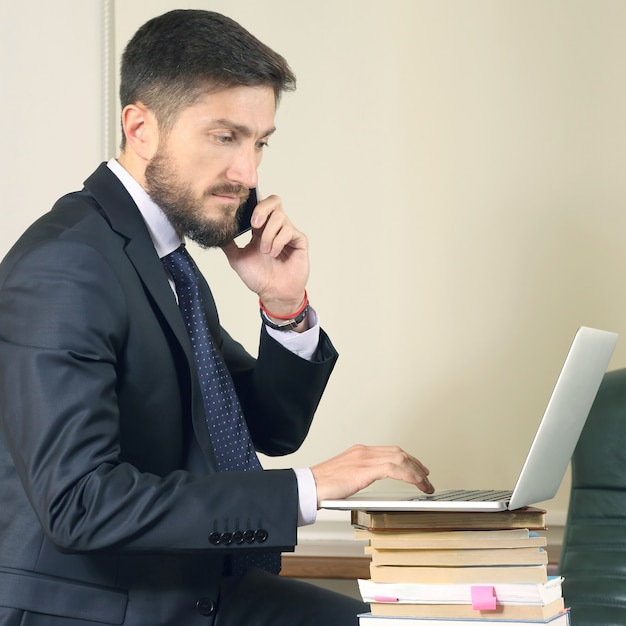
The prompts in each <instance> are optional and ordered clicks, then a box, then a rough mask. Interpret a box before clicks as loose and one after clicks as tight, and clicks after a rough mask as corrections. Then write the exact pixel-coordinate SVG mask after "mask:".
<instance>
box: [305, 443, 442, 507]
mask: <svg viewBox="0 0 626 626" xmlns="http://www.w3.org/2000/svg"><path fill="white" fill-rule="evenodd" d="M311 472H312V473H313V478H314V479H315V484H316V485H317V501H318V503H319V502H320V501H321V500H327V499H333V500H334V499H338V498H346V497H348V496H351V495H354V494H355V493H356V492H357V491H360V490H361V489H365V487H369V486H370V485H371V484H372V483H374V482H376V481H377V480H382V479H383V478H394V479H396V480H402V481H404V482H406V483H409V484H412V485H415V486H416V487H417V488H418V489H420V490H421V491H423V492H424V493H433V492H434V491H435V488H434V487H433V486H432V485H431V483H430V481H429V480H428V474H429V471H428V468H427V467H426V466H425V465H424V464H423V463H422V462H421V461H419V460H418V459H416V458H415V457H413V456H411V455H410V454H408V453H407V452H405V451H404V450H402V449H401V448H399V447H397V446H364V445H360V444H359V445H355V446H352V447H351V448H348V449H347V450H346V451H345V452H342V453H341V454H339V455H337V456H336V457H333V458H332V459H329V460H328V461H324V462H323V463H319V464H318V465H314V466H313V467H311Z"/></svg>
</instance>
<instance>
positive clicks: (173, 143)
mask: <svg viewBox="0 0 626 626" xmlns="http://www.w3.org/2000/svg"><path fill="white" fill-rule="evenodd" d="M275 112H276V104H275V99H274V91H273V90H272V89H271V88H270V87H234V88H229V89H223V90H220V91H216V92H213V93H209V94H207V95H206V96H204V97H203V98H202V99H201V100H200V101H198V102H197V103H196V104H194V105H192V106H190V107H187V108H186V109H183V110H182V111H181V112H180V113H179V115H178V118H177V119H176V121H175V123H174V125H173V127H172V129H171V130H170V132H169V133H167V135H166V136H164V135H161V137H160V141H159V147H158V150H157V152H156V154H155V155H154V157H153V158H152V159H151V160H150V161H149V163H148V165H147V167H146V171H145V181H146V187H147V191H148V193H149V194H150V196H151V197H152V199H153V200H154V201H155V202H156V203H157V204H158V205H159V206H160V207H161V209H162V211H163V212H164V213H165V215H167V217H168V218H169V219H170V221H171V222H172V224H173V225H174V227H175V228H176V230H177V231H178V232H179V234H181V235H186V236H187V237H189V238H190V239H193V240H194V241H196V242H197V243H199V244H200V245H202V246H205V247H213V246H220V245H223V244H225V243H227V242H229V241H230V240H231V239H233V237H234V236H235V235H236V233H237V223H238V219H237V212H238V209H239V208H240V207H242V206H243V204H244V203H245V200H246V198H247V197H248V193H249V189H251V188H252V187H256V186H257V168H258V166H259V163H260V162H261V156H262V152H263V148H264V147H265V146H266V145H267V141H268V139H269V137H270V135H271V134H272V133H273V132H274V115H275Z"/></svg>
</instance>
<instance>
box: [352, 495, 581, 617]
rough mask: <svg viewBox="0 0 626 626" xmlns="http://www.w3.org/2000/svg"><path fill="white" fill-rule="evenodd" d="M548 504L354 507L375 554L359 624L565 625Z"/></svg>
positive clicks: (364, 583)
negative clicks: (549, 544)
mask: <svg viewBox="0 0 626 626" xmlns="http://www.w3.org/2000/svg"><path fill="white" fill-rule="evenodd" d="M545 514H546V512H545V511H544V510H543V509H539V508H535V507H526V508H524V509H518V510H516V511H502V512H490V513H477V512H459V513H455V512H445V513H441V512H434V511H433V512H404V511H402V512H400V511H388V512H385V511H376V512H367V511H353V512H352V524H353V526H354V527H355V531H354V532H355V537H356V539H359V540H365V541H366V547H365V552H366V554H368V555H370V556H371V559H372V562H371V565H370V576H371V578H370V579H369V580H359V587H360V591H361V595H362V597H363V600H364V601H365V602H367V603H369V604H370V607H371V613H367V614H363V615H360V616H359V623H360V626H392V624H393V626H404V625H406V626H417V625H423V626H462V624H463V623H465V624H470V625H472V624H473V625H474V626H477V625H478V624H489V625H490V626H498V625H499V624H501V625H502V626H505V625H506V626H516V625H518V624H519V625H522V624H523V625H524V626H529V625H532V624H550V626H566V625H568V624H569V612H568V611H567V610H566V609H565V607H564V602H563V595H562V591H561V582H562V579H561V578H560V577H549V576H548V568H547V566H548V555H547V552H546V550H545V546H546V538H545V537H544V536H541V535H540V534H539V533H538V532H537V531H541V530H544V529H545Z"/></svg>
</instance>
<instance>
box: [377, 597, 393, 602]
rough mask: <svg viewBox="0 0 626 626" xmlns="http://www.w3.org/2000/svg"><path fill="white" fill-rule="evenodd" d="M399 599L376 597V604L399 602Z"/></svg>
mask: <svg viewBox="0 0 626 626" xmlns="http://www.w3.org/2000/svg"><path fill="white" fill-rule="evenodd" d="M397 601H398V598H394V597H393V596H374V602H397Z"/></svg>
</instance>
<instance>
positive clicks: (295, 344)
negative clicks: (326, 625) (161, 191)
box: [107, 159, 320, 526]
mask: <svg viewBox="0 0 626 626" xmlns="http://www.w3.org/2000/svg"><path fill="white" fill-rule="evenodd" d="M107 165H108V167H109V169H110V170H111V171H112V172H113V173H114V174H115V175H116V176H117V177H118V178H119V180H120V182H121V183H122V185H124V187H125V188H126V191H128V193H129V194H130V196H131V198H132V199H133V200H134V202H135V204H136V205H137V208H138V209H139V211H140V213H141V215H142V216H143V219H144V221H145V223H146V226H147V228H148V232H149V233H150V237H151V238H152V242H153V243H154V247H155V248H156V251H157V254H158V255H159V258H163V257H164V256H166V255H168V254H170V252H173V251H174V250H176V248H178V247H179V246H180V245H181V243H182V239H181V237H180V236H179V235H178V233H177V232H176V230H175V229H174V227H173V226H172V224H171V223H170V221H169V220H168V219H167V217H166V216H165V214H164V213H163V211H161V209H160V208H159V207H158V206H157V205H156V204H155V203H154V201H153V200H152V198H150V196H149V195H148V193H147V192H146V190H145V189H144V188H143V187H142V186H141V185H140V184H139V183H138V182H137V181H136V180H135V179H134V178H133V177H132V175H131V174H130V173H129V172H128V171H127V170H126V169H124V167H123V166H122V165H121V164H120V163H119V161H117V160H116V159H111V160H110V161H109V162H108V163H107ZM164 271H165V270H164ZM170 284H172V289H174V285H173V282H172V281H171V280H170ZM174 293H176V290H175V289H174ZM266 329H267V332H268V333H269V334H270V336H271V337H273V338H274V339H275V340H276V341H278V342H280V343H281V344H282V345H283V346H284V347H285V348H287V349H288V350H290V351H291V352H294V353H295V354H297V355H298V356H300V357H301V358H303V359H307V360H310V359H311V358H312V356H313V353H314V352H315V349H316V348H317V344H318V343H319V333H320V325H319V319H318V316H317V314H316V312H315V311H314V310H313V309H312V308H309V328H308V330H305V331H304V332H302V333H296V332H295V331H282V330H274V329H273V328H269V327H266ZM293 471H294V472H295V474H296V479H297V481H298V503H299V504H298V525H299V526H305V525H307V524H312V523H313V522H315V519H316V516H317V489H316V486H315V480H314V478H313V474H312V472H311V470H310V469H309V468H297V469H294V470H293Z"/></svg>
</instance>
